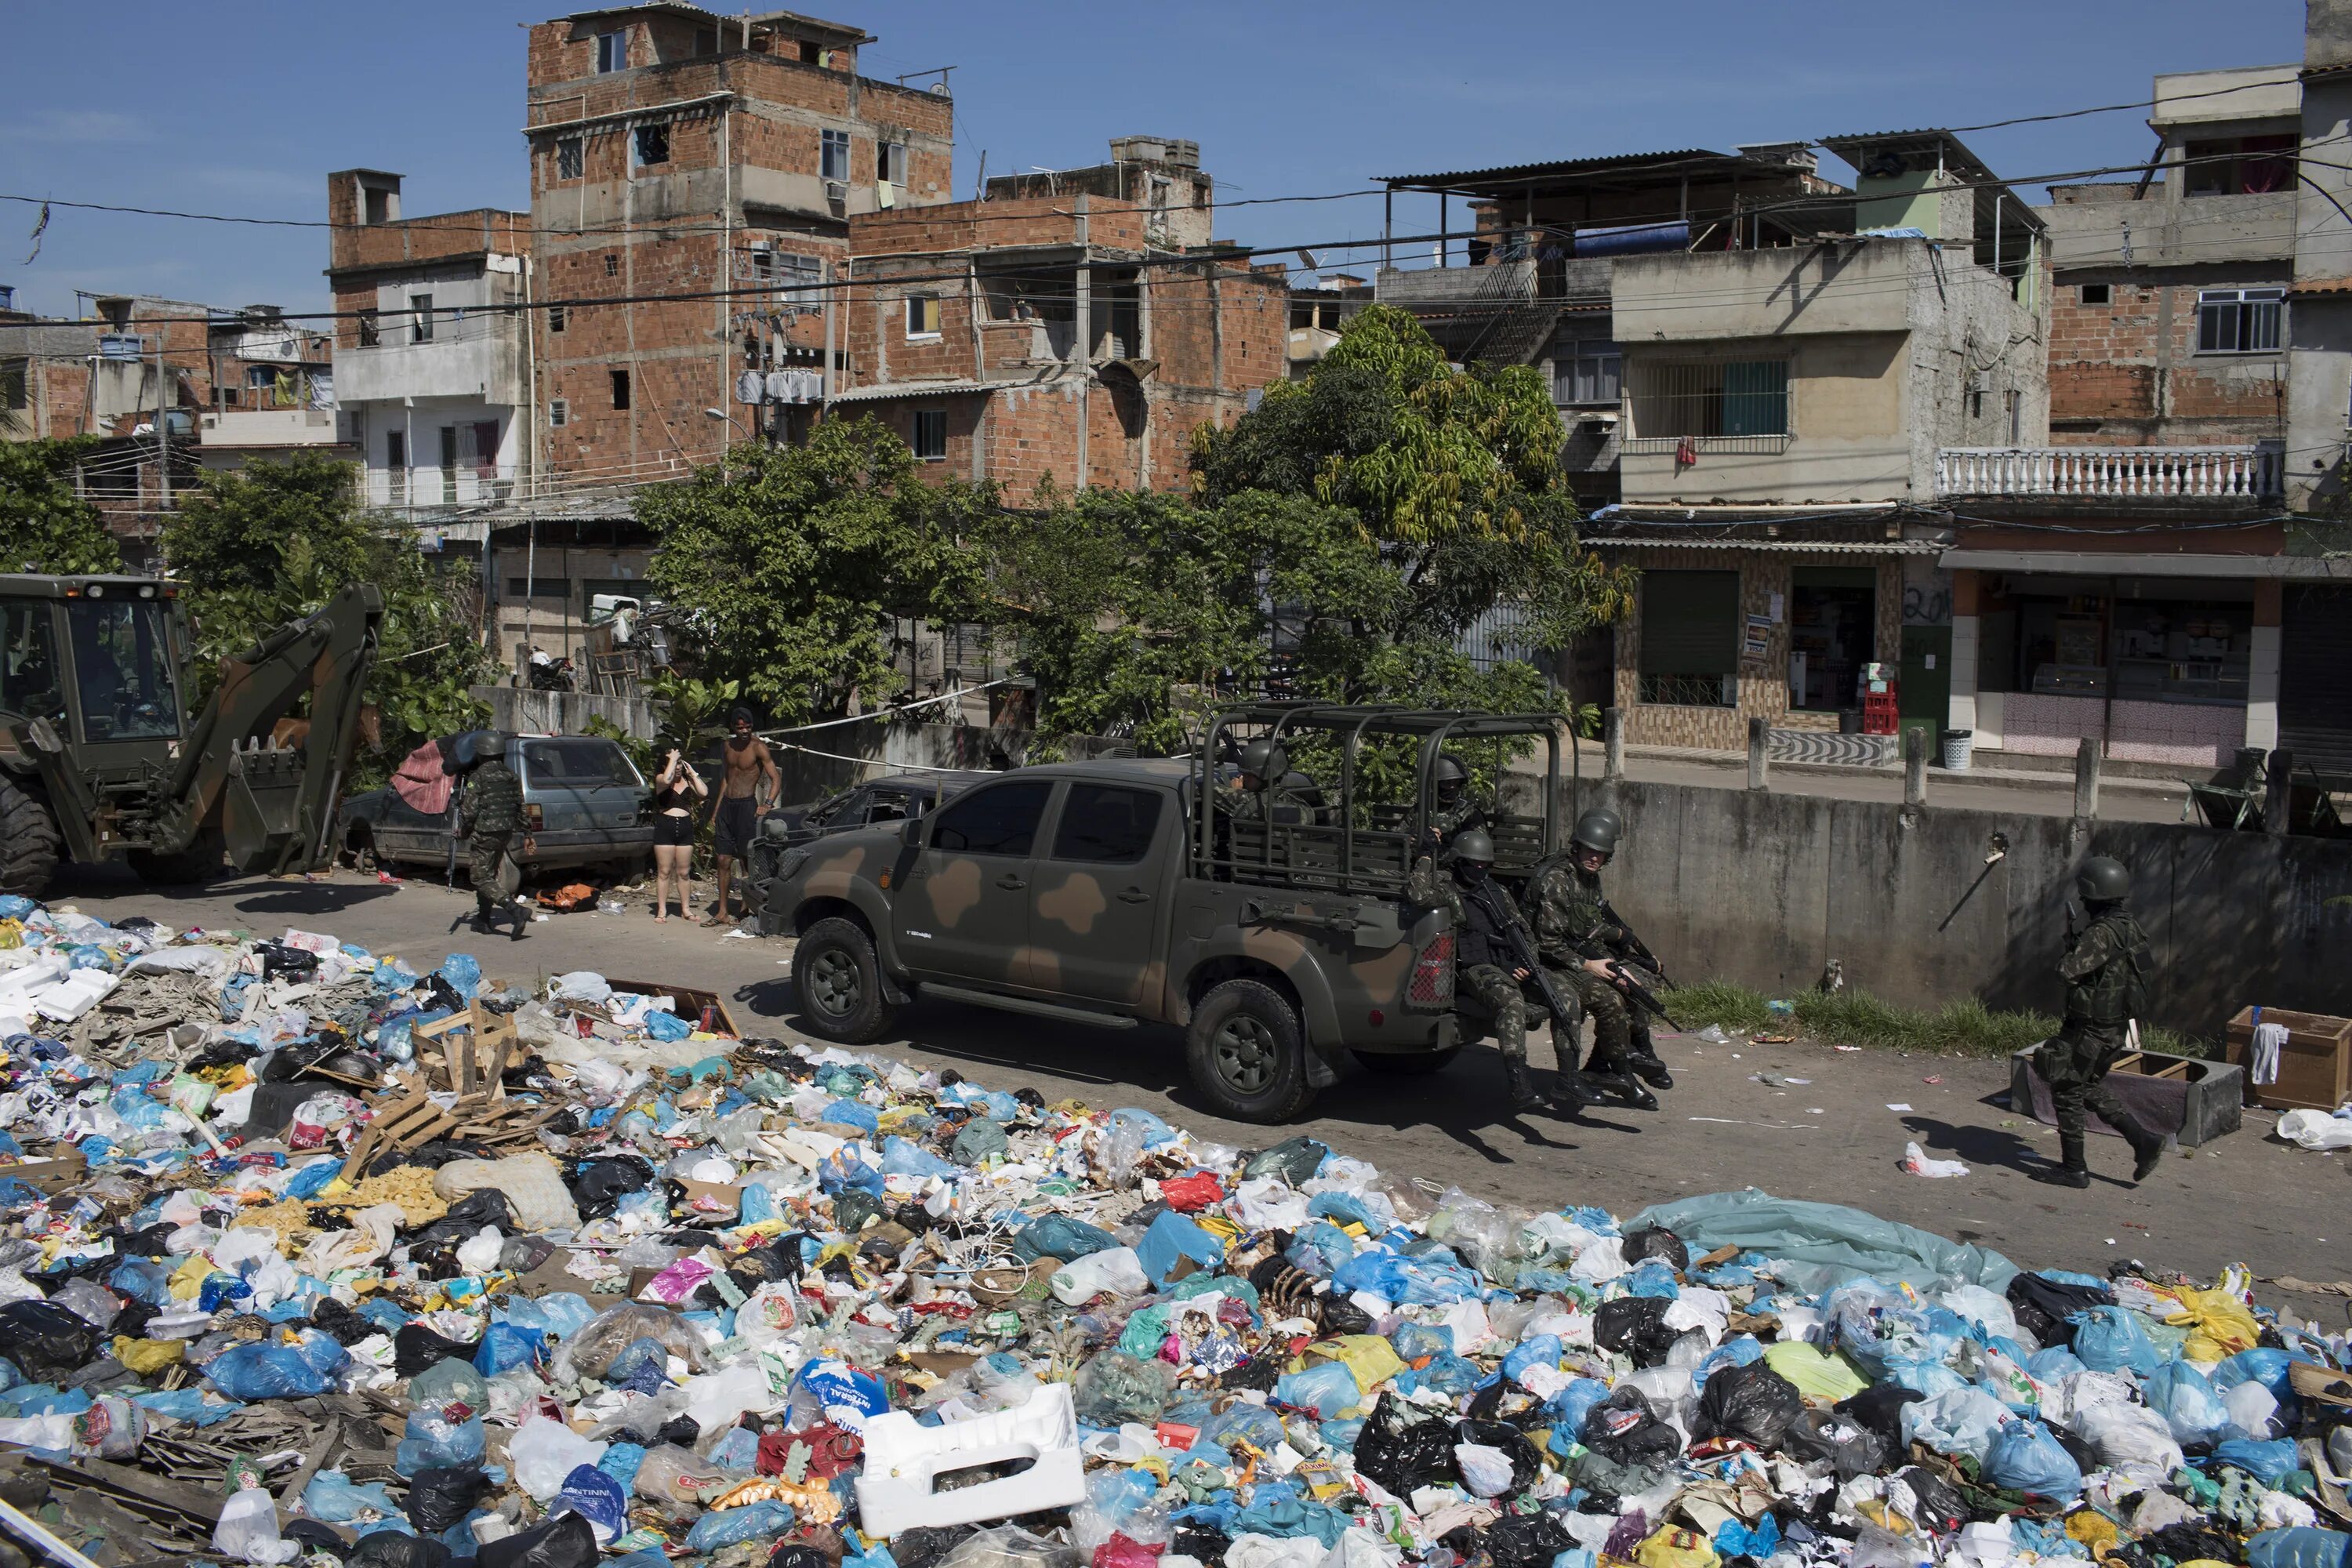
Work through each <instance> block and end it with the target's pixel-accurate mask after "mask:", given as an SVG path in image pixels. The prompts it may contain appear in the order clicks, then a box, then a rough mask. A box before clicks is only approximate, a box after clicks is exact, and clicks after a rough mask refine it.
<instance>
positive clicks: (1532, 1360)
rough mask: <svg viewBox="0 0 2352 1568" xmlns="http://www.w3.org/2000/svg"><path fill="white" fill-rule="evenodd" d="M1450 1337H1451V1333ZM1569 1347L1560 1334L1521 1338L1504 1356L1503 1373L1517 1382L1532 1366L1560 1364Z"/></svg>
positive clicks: (1555, 1366)
mask: <svg viewBox="0 0 2352 1568" xmlns="http://www.w3.org/2000/svg"><path fill="white" fill-rule="evenodd" d="M1448 1337H1449V1338H1451V1336H1450V1335H1449V1336H1448ZM1451 1348H1452V1347H1451V1346H1449V1347H1448V1349H1451ZM1567 1348H1568V1347H1567V1346H1566V1345H1564V1344H1563V1343H1561V1342H1560V1337H1559V1335H1558V1334H1538V1335H1537V1336H1536V1337H1535V1338H1533V1339H1531V1340H1521V1341H1520V1342H1518V1343H1517V1344H1516V1345H1514V1346H1512V1347H1511V1352H1510V1353H1509V1354H1508V1355H1507V1356H1505V1357H1504V1358H1503V1375H1504V1376H1505V1377H1506V1378H1507V1379H1509V1380H1510V1381H1511V1382H1513V1383H1517V1382H1518V1380H1519V1378H1520V1376H1521V1375H1522V1374H1523V1373H1526V1372H1527V1371H1528V1368H1530V1367H1538V1366H1542V1367H1552V1368H1557V1367H1558V1366H1559V1358H1560V1356H1561V1354H1562V1352H1565V1351H1566V1349H1567Z"/></svg>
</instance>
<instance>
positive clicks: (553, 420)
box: [547, 397, 572, 430]
mask: <svg viewBox="0 0 2352 1568" xmlns="http://www.w3.org/2000/svg"><path fill="white" fill-rule="evenodd" d="M571 423H572V405H571V404H570V403H568V402H566V401H565V400H564V399H562V398H561V397H558V398H554V399H552V400H551V401H550V402H549V404H548V405H547V427H548V428H549V429H551V430H561V429H562V428H563V427H564V426H566V425H569V424H571Z"/></svg>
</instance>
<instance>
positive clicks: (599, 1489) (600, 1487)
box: [517, 1465, 629, 1546]
mask: <svg viewBox="0 0 2352 1568" xmlns="http://www.w3.org/2000/svg"><path fill="white" fill-rule="evenodd" d="M517 1474H518V1479H520V1468H518V1472H517ZM566 1511H569V1512H572V1513H576V1514H578V1515H580V1516H581V1517H582V1518H583V1519H585V1520H586V1521H588V1527H589V1529H591V1530H593V1531H595V1532H596V1544H597V1545H599V1546H607V1545H610V1544H611V1543H612V1541H613V1538H614V1536H616V1535H618V1534H620V1533H621V1531H624V1530H626V1529H627V1528H628V1527H629V1493H628V1489H626V1488H625V1487H624V1486H622V1485H621V1483H620V1482H619V1481H617V1480H614V1479H613V1478H612V1477H611V1476H608V1475H606V1474H605V1473H604V1471H602V1470H600V1469H598V1468H596V1467H595V1466H593V1465H582V1466H580V1467H578V1468H575V1469H574V1470H573V1471H572V1473H571V1474H570V1475H568V1476H566V1477H564V1478H563V1485H562V1489H559V1490H558V1491H557V1492H556V1494H555V1500H554V1501H553V1502H551V1503H550V1504H549V1505H548V1512H549V1513H551V1514H560V1513H563V1512H566Z"/></svg>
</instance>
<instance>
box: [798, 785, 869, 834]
mask: <svg viewBox="0 0 2352 1568" xmlns="http://www.w3.org/2000/svg"><path fill="white" fill-rule="evenodd" d="M856 795H857V792H856V790H854V789H845V790H843V791H842V792H841V793H840V794H838V795H827V796H825V797H824V799H823V800H821V801H818V802H817V803H816V804H815V805H813V806H810V807H809V808H808V811H807V813H806V815H804V816H803V817H802V818H801V820H802V821H803V822H804V823H806V824H807V825H808V826H811V827H822V826H824V825H825V824H826V823H828V822H831V821H832V820H833V819H834V818H835V816H838V815H840V812H841V808H842V807H844V806H845V805H848V804H849V803H850V802H851V801H852V800H853V799H855V798H856Z"/></svg>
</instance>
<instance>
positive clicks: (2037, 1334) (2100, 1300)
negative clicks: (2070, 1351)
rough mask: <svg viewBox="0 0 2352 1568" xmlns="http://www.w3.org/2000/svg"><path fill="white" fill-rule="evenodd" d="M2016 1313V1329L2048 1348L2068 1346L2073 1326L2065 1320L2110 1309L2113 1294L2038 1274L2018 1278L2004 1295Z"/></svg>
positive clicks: (2094, 1286)
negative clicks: (2075, 1314)
mask: <svg viewBox="0 0 2352 1568" xmlns="http://www.w3.org/2000/svg"><path fill="white" fill-rule="evenodd" d="M2004 1294H2006V1295H2007V1296H2008V1297H2009V1304H2010V1305H2011V1307H2013V1308H2015V1309H2016V1310H2017V1326H2018V1327H2019V1328H2021V1329H2023V1330H2024V1331H2026V1332H2027V1333H2029V1334H2032V1336H2033V1337H2034V1338H2035V1339H2037V1340H2039V1341H2041V1342H2042V1344H2043V1345H2045V1346H2047V1345H2071V1344H2073V1343H2074V1324H2072V1323H2070V1322H2068V1321H2066V1320H2067V1318H2068V1317H2069V1316H2071V1315H2072V1314H2074V1313H2076V1312H2081V1311H2087V1310H2089V1309H2091V1308H2093V1307H2112V1306H2114V1305H2115V1304H2116V1293H2115V1292H2114V1291H2113V1290H2110V1289H2107V1288H2106V1287H2105V1286H2104V1285H2070V1284H2068V1283H2067V1282H2066V1281H2064V1280H2063V1279H2044V1278H2043V1277H2042V1276H2041V1275H2039V1274H2020V1275H2018V1276H2016V1277H2015V1278H2014V1279H2011V1280H2010V1282H2009V1289H2008V1290H2007V1291H2006V1292H2004Z"/></svg>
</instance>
